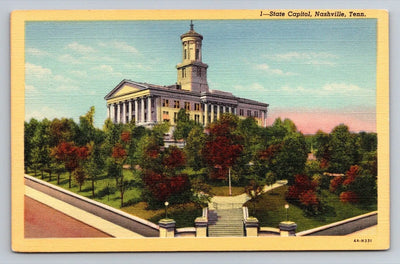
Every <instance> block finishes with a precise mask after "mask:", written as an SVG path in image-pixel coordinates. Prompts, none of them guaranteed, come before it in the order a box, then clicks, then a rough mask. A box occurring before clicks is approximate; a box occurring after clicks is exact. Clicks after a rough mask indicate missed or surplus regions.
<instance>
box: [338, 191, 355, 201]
mask: <svg viewBox="0 0 400 264" xmlns="http://www.w3.org/2000/svg"><path fill="white" fill-rule="evenodd" d="M339 198H340V201H341V202H343V203H347V202H349V203H358V201H359V197H358V195H357V194H356V193H355V192H352V191H346V192H342V193H341V194H340V197H339Z"/></svg>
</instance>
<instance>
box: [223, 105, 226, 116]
mask: <svg viewBox="0 0 400 264" xmlns="http://www.w3.org/2000/svg"><path fill="white" fill-rule="evenodd" d="M222 113H224V114H225V113H226V106H225V105H224V106H222Z"/></svg>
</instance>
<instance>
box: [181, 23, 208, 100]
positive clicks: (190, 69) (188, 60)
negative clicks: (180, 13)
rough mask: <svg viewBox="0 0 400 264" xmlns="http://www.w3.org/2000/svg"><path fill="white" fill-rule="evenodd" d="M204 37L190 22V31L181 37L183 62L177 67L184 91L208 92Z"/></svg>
mask: <svg viewBox="0 0 400 264" xmlns="http://www.w3.org/2000/svg"><path fill="white" fill-rule="evenodd" d="M202 40H203V36H202V35H200V34H199V33H197V32H196V31H194V29H193V22H192V21H191V22H190V30H189V31H188V32H187V33H185V34H183V35H181V41H182V62H181V63H179V64H178V65H176V69H177V70H178V81H177V84H178V85H180V87H181V89H182V90H187V91H192V92H199V93H200V92H208V84H207V68H208V65H207V64H205V63H203V62H202V59H201V58H202V51H201V47H202Z"/></svg>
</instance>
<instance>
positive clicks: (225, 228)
mask: <svg viewBox="0 0 400 264" xmlns="http://www.w3.org/2000/svg"><path fill="white" fill-rule="evenodd" d="M208 216H209V226H208V236H209V237H242V236H244V230H243V209H242V208H241V207H240V208H232V209H218V210H210V211H209V215H208Z"/></svg>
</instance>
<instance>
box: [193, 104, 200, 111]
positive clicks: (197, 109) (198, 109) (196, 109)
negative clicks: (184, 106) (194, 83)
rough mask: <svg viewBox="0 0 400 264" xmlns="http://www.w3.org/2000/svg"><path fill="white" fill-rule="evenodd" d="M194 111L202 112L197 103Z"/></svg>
mask: <svg viewBox="0 0 400 264" xmlns="http://www.w3.org/2000/svg"><path fill="white" fill-rule="evenodd" d="M194 110H195V111H200V104H198V103H195V104H194Z"/></svg>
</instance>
